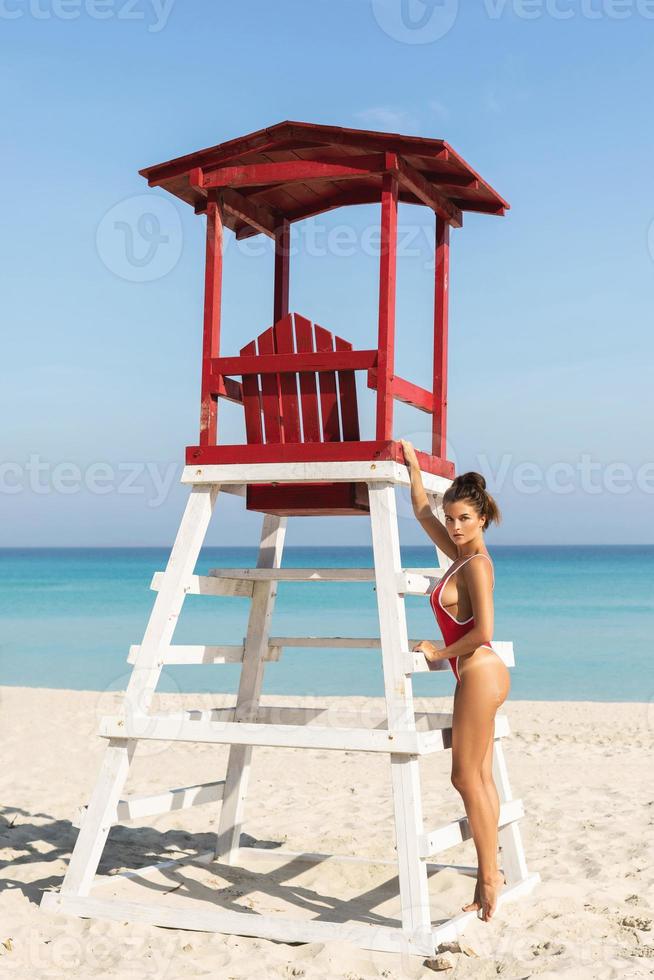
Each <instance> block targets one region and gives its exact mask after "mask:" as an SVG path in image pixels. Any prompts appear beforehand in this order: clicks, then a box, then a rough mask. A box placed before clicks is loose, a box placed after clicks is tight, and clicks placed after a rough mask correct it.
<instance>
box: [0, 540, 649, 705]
mask: <svg viewBox="0 0 654 980" xmlns="http://www.w3.org/2000/svg"><path fill="white" fill-rule="evenodd" d="M168 550H169V549H166V548H80V549H75V548H71V549H59V548H56V549H5V550H0V625H1V631H2V632H1V637H0V684H8V685H26V686H33V687H57V688H75V689H80V690H97V691H104V690H112V689H123V688H124V687H125V684H126V681H127V678H128V673H129V669H130V668H129V665H128V664H127V663H126V662H125V658H126V656H127V652H128V649H129V646H130V644H132V643H139V642H140V641H141V639H142V636H143V631H144V629H145V625H146V622H147V619H148V614H149V611H150V608H151V606H152V602H153V600H154V593H153V592H150V590H149V583H150V580H151V578H152V574H153V572H155V571H157V570H161V569H163V568H164V567H165V563H166V559H167V556H168ZM489 550H490V552H491V556H492V558H493V560H494V562H495V573H496V585H495V633H494V638H495V639H497V640H512V641H513V643H514V648H515V654H516V667H515V668H513V669H512V671H511V698H513V699H514V700H515V699H531V700H557V701H558V700H575V701H577V700H581V701H649V700H650V699H651V698H652V697H654V671H653V669H652V664H653V662H654V661H653V651H652V646H653V639H652V612H653V611H654V576H653V575H652V569H653V564H654V546H633V547H632V546H624V547H623V546H609V547H604V546H587V547H581V546H579V547H578V546H570V547H561V546H551V547H506V546H504V547H496V548H492V549H489ZM402 561H403V564H404V565H405V566H414V567H425V566H433V565H434V564H435V558H434V550H433V549H432V548H429V547H410V548H404V549H403V550H402ZM255 563H256V552H255V549H253V548H205V549H204V550H203V551H202V554H201V556H200V560H199V562H198V565H197V569H196V571H197V572H198V573H199V574H203V573H206V572H207V570H208V569H209V568H211V567H215V566H219V565H220V566H226V567H245V566H248V565H253V564H255ZM370 564H372V555H371V552H370V550H369V549H367V548H288V549H287V550H286V551H285V554H284V565H286V566H300V567H302V566H325V567H327V566H336V567H341V566H352V567H359V566H364V565H370ZM248 609H249V602H248V601H247V600H246V599H236V598H214V597H208V596H189V597H188V598H187V599H186V601H185V604H184V609H183V611H182V615H181V617H180V621H179V624H178V627H177V630H176V633H175V638H174V642H175V643H204V644H212V645H213V644H220V643H240V642H242V639H243V636H244V635H245V631H246V625H247V614H248ZM407 612H408V617H409V635H410V636H416V637H418V636H419V637H423V636H424V637H425V638H432V639H435V638H437V637H439V633H438V628H437V626H436V623H435V621H434V618H433V615H432V613H431V610H430V608H429V603H428V600H427V599H426V598H425V597H417V596H410V597H408V598H407ZM272 632H273V634H276V635H287V636H288V635H304V636H307V635H320V634H324V635H340V636H374V635H377V634H378V624H377V609H376V593H375V592H374V590H373V588H372V586H371V584H369V583H368V584H361V585H359V584H354V585H353V584H351V583H329V584H325V583H322V584H314V583H308V584H288V583H282V584H280V586H279V591H278V596H277V605H276V608H275V614H274V619H273V629H272ZM238 671H239V667H238V665H236V664H225V665H207V666H200V667H175V668H167V669H166V671H165V672H164V674H163V675H162V681H161V684H160V687H159V689H160V690H168V691H177V690H180V691H235V690H236V686H237V678H238ZM453 688H454V677H453V675H452V674H451V672H449V671H447V672H443V673H441V672H438V673H436V674H433V673H432V674H427V675H420V676H417V677H416V678H415V682H414V690H415V693H416V694H418V695H430V694H432V695H435V696H443V695H447V694H450V693H452V691H453ZM264 692H265V693H269V694H284V693H287V694H326V695H329V694H335V695H339V694H340V695H342V694H358V695H381V694H382V693H383V687H382V673H381V657H380V654H379V651H375V650H358V651H357V650H329V651H326V650H325V651H323V650H321V651H317V650H315V649H314V650H312V649H307V650H297V649H287V650H286V651H285V652H284V654H283V656H282V659H281V660H280V661H279V662H278V663H271V664H269V665H268V666H267V667H266V674H265V681H264Z"/></svg>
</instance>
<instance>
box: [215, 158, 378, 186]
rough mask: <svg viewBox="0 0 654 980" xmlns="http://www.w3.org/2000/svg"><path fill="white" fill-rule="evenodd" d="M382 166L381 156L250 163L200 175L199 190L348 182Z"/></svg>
mask: <svg viewBox="0 0 654 980" xmlns="http://www.w3.org/2000/svg"><path fill="white" fill-rule="evenodd" d="M384 166H385V160H384V154H383V153H376V154H372V155H371V156H360V157H356V158H350V159H349V160H347V161H345V162H341V161H339V160H328V159H324V160H319V159H314V160H308V159H298V160H281V161H279V162H276V163H252V164H244V165H236V166H231V167H217V168H216V169H215V170H209V171H206V170H205V172H204V173H203V174H202V177H201V184H200V186H201V187H202V188H205V189H208V188H217V187H265V186H269V185H271V184H292V183H303V182H304V181H307V180H311V181H314V180H348V179H351V178H354V177H368V176H370V174H371V173H381V172H382V171H383V169H384Z"/></svg>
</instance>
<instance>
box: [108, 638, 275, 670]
mask: <svg viewBox="0 0 654 980" xmlns="http://www.w3.org/2000/svg"><path fill="white" fill-rule="evenodd" d="M140 649H141V648H140V646H138V645H137V646H131V647H130V648H129V656H128V658H127V662H128V663H130V664H133V663H136V658H137V656H138V652H139V650H140ZM244 649H245V647H244V644H243V643H239V644H237V645H236V646H218V647H206V646H183V645H182V644H171V646H168V647H165V648H164V649H163V651H161V653H160V655H159V658H158V663H159V664H162V665H163V664H178V665H181V664H231V663H241V662H242V661H243V651H244ZM280 655H281V650H280V648H279V647H275V646H273V645H272V644H271V645H270V646H269V647H268V651H267V653H266V654H264V657H263V659H264V660H279V658H280Z"/></svg>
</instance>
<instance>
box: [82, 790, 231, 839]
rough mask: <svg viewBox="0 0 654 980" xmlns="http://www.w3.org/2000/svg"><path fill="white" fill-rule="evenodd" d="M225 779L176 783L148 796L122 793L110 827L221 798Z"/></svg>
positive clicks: (85, 808) (83, 809)
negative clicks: (182, 784) (169, 787)
mask: <svg viewBox="0 0 654 980" xmlns="http://www.w3.org/2000/svg"><path fill="white" fill-rule="evenodd" d="M224 788H225V780H224V779H220V780H218V781H217V782H215V783H198V784H197V785H196V786H180V787H178V788H177V789H169V790H165V791H164V792H163V793H153V794H150V795H148V796H135V795H133V796H126V797H125V799H123V800H119V801H118V806H117V807H116V811H115V813H114V815H113V817H112V818H111V823H112V826H113V825H114V824H117V823H124V822H126V821H128V820H140V819H142V818H143V817H154V816H157V815H159V814H162V813H171V812H172V811H173V810H187V809H188V808H189V807H192V806H199V805H200V804H202V803H216V802H217V801H218V800H222V798H223V791H224ZM87 809H88V807H86V806H83V807H80V809H79V814H78V818H77V820H76V821H75V822H74V824H73V826H74V827H79V826H80V825H81V823H82V820H83V819H84V814H85V813H86V811H87Z"/></svg>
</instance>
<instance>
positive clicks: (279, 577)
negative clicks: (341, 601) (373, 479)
mask: <svg viewBox="0 0 654 980" xmlns="http://www.w3.org/2000/svg"><path fill="white" fill-rule="evenodd" d="M443 575H444V569H441V568H406V569H404V570H403V572H402V573H401V575H399V576H398V583H399V584H400V585H401V586H402V588H401V589H400V588H399V587H398V591H401V592H411V593H415V594H416V595H424V593H425V592H426V591H428V589H430V588H431V586H432V584H435V583H436V582H437V581H438V580H439V579H440V578H441V577H442V576H443ZM209 577H210V578H214V579H218V580H220V581H230V582H231V581H246V582H270V581H277V582H374V581H375V569H374V568H212V569H210V570H209Z"/></svg>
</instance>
